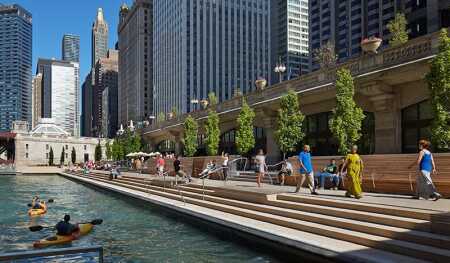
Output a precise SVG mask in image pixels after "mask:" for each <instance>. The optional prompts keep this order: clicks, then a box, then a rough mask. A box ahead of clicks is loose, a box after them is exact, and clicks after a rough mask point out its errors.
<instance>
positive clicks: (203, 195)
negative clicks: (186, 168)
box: [202, 177, 205, 201]
mask: <svg viewBox="0 0 450 263" xmlns="http://www.w3.org/2000/svg"><path fill="white" fill-rule="evenodd" d="M202 199H203V201H205V178H204V177H203V178H202Z"/></svg>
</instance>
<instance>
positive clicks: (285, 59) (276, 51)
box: [271, 0, 309, 83]
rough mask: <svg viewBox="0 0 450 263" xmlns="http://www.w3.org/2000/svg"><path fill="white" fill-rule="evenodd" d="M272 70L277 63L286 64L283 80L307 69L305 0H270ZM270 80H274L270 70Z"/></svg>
mask: <svg viewBox="0 0 450 263" xmlns="http://www.w3.org/2000/svg"><path fill="white" fill-rule="evenodd" d="M271 2H272V8H271V26H272V45H273V48H272V56H273V57H272V64H273V65H272V70H273V69H274V67H275V65H276V63H277V62H281V63H282V64H284V65H285V66H286V72H285V73H284V74H283V75H282V77H283V79H284V80H287V79H292V78H295V77H298V76H300V75H301V74H305V73H307V72H309V39H308V37H309V20H308V16H309V14H308V0H288V1H287V0H273V1H271ZM272 82H273V83H276V82H278V76H276V73H273V77H272Z"/></svg>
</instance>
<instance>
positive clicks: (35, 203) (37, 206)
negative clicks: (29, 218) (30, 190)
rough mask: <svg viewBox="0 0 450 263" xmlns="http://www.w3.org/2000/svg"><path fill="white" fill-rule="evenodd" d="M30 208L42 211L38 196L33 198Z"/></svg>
mask: <svg viewBox="0 0 450 263" xmlns="http://www.w3.org/2000/svg"><path fill="white" fill-rule="evenodd" d="M31 208H32V209H43V207H42V205H41V199H39V196H35V197H34V198H33V201H31Z"/></svg>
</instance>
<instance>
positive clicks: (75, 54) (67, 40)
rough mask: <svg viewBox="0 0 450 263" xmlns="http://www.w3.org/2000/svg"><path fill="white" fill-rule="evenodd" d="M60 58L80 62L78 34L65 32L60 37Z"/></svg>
mask: <svg viewBox="0 0 450 263" xmlns="http://www.w3.org/2000/svg"><path fill="white" fill-rule="evenodd" d="M61 57H62V60H64V61H73V62H78V63H79V62H80V36H76V35H72V34H66V35H64V36H63V39H62V55H61Z"/></svg>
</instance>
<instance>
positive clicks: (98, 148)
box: [94, 142, 102, 162]
mask: <svg viewBox="0 0 450 263" xmlns="http://www.w3.org/2000/svg"><path fill="white" fill-rule="evenodd" d="M94 157H95V161H96V162H99V161H101V160H102V146H101V145H100V142H98V144H97V146H95V153H94Z"/></svg>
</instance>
